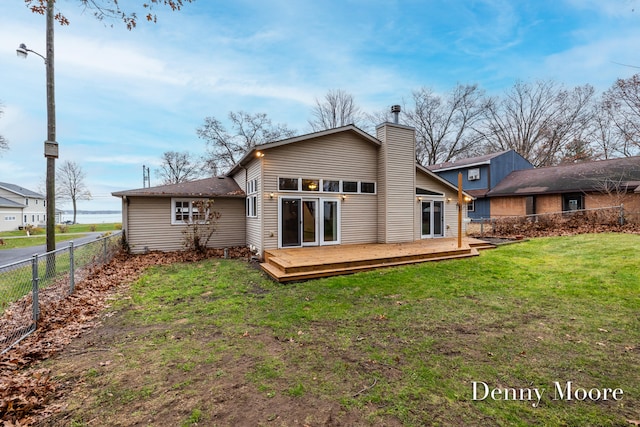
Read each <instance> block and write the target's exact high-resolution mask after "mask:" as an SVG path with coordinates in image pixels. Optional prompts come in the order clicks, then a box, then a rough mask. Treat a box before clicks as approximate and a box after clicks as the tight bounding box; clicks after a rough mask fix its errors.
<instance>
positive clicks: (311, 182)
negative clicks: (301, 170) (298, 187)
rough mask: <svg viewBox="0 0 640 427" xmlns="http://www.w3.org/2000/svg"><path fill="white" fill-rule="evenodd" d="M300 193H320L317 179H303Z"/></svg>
mask: <svg viewBox="0 0 640 427" xmlns="http://www.w3.org/2000/svg"><path fill="white" fill-rule="evenodd" d="M302 191H320V180H319V179H303V180H302Z"/></svg>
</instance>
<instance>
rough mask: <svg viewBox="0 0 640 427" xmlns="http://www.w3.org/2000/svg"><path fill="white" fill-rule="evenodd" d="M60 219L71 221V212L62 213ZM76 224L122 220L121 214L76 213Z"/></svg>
mask: <svg viewBox="0 0 640 427" xmlns="http://www.w3.org/2000/svg"><path fill="white" fill-rule="evenodd" d="M62 221H73V214H72V213H70V214H67V213H65V214H62ZM76 222H77V223H78V224H103V223H112V222H122V214H121V213H115V214H78V215H76Z"/></svg>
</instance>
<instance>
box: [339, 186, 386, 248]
mask: <svg viewBox="0 0 640 427" xmlns="http://www.w3.org/2000/svg"><path fill="white" fill-rule="evenodd" d="M376 199H377V198H376V196H374V195H368V194H349V195H347V198H346V199H345V200H344V201H343V202H341V203H342V204H341V206H340V208H341V209H342V212H341V215H342V240H341V243H343V244H348V243H377V242H378V215H377V200H376Z"/></svg>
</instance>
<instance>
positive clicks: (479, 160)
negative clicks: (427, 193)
mask: <svg viewBox="0 0 640 427" xmlns="http://www.w3.org/2000/svg"><path fill="white" fill-rule="evenodd" d="M509 151H512V150H505V151H498V152H497V153H491V154H485V155H484V156H477V157H469V158H468V159H461V160H455V161H452V162H444V163H438V164H436V165H429V166H427V169H429V170H430V171H432V172H439V171H443V170H449V169H458V168H462V167H468V166H473V165H488V164H489V163H491V159H494V158H496V157H498V156H501V155H503V154H504V153H508V152H509Z"/></svg>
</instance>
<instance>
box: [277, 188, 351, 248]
mask: <svg viewBox="0 0 640 427" xmlns="http://www.w3.org/2000/svg"><path fill="white" fill-rule="evenodd" d="M339 208H340V204H339V203H338V200H329V199H318V198H303V197H282V198H281V199H280V212H279V216H280V221H279V222H280V224H279V225H280V236H281V241H280V246H281V247H300V246H318V245H331V244H336V243H340V213H339Z"/></svg>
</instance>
